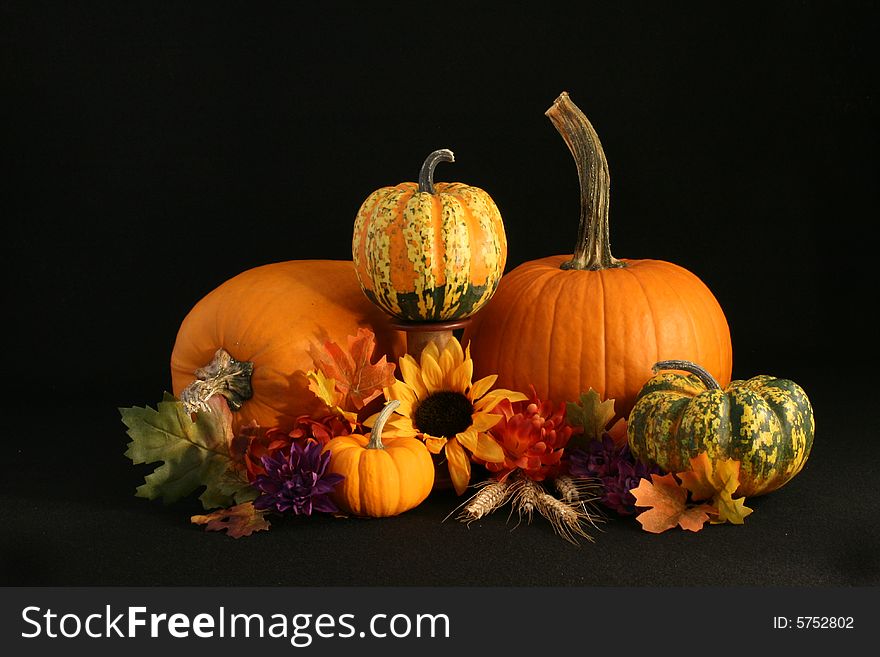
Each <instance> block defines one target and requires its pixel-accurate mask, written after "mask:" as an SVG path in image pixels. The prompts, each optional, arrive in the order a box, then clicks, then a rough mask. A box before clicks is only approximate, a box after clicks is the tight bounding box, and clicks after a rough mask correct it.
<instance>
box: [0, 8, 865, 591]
mask: <svg viewBox="0 0 880 657" xmlns="http://www.w3.org/2000/svg"><path fill="white" fill-rule="evenodd" d="M876 18H877V12H876V3H873V2H849V3H830V2H829V3H812V2H781V3H766V4H764V3H755V4H754V5H750V4H745V5H742V4H739V3H737V5H736V6H733V5H729V6H728V5H724V4H712V5H706V4H705V3H697V2H691V3H678V2H672V3H613V2H578V3H537V2H535V3H528V4H521V5H520V4H516V3H497V4H496V3H457V2H444V3H439V2H434V3H403V2H401V3H387V2H367V3H360V4H346V3H338V2H323V3H316V2H308V3H277V4H276V3H223V2H220V3H217V2H210V3H203V2H186V3H163V2H146V3H142V2H126V3H96V2H85V3H44V2H2V3H0V47H2V53H0V54H2V59H0V84H2V92H0V93H2V103H0V125H2V140H3V142H2V153H3V156H2V163H3V170H2V180H0V186H2V217H3V219H4V229H3V240H2V244H3V254H4V256H3V259H2V260H3V269H4V272H3V273H4V282H5V284H4V285H3V306H4V309H5V310H4V315H3V338H4V341H3V343H4V345H5V349H4V353H3V354H2V358H3V362H4V365H5V367H4V371H5V373H6V376H5V386H4V394H3V396H2V399H3V402H2V404H3V410H4V413H3V418H4V419H5V428H4V430H3V432H2V435H3V441H2V454H3V457H2V463H0V470H2V477H0V495H2V508H0V513H2V514H3V516H4V518H3V522H4V531H3V535H2V538H0V558H2V576H3V577H4V579H5V583H11V584H37V585H42V584H46V585H49V584H52V585H70V584H110V585H119V584H134V585H141V584H146V585H150V584H168V585H177V584H209V585H223V584H305V585H331V584H346V585H348V584H353V585H360V584H377V585H381V584H403V585H408V584H420V585H517V584H519V585H536V584H551V585H578V586H585V585H606V584H614V585H649V584H650V585H691V584H714V585H722V586H723V585H739V584H750V585H765V584H766V585H773V584H782V585H788V584H792V585H830V584H838V585H841V584H842V585H866V584H867V585H875V584H877V583H878V582H880V560H878V556H877V555H878V554H880V536H878V534H880V532H878V523H877V521H876V511H875V509H874V506H875V505H874V504H873V503H872V501H871V498H872V496H874V495H875V493H874V490H875V488H876V484H877V483H878V482H877V480H876V475H875V473H874V470H873V465H874V464H875V463H876V462H877V456H878V450H877V446H876V438H877V430H876V422H870V421H868V418H869V417H870V414H871V413H873V410H872V409H873V408H874V407H875V406H876V405H875V404H874V403H873V401H872V394H871V392H870V387H869V386H870V385H871V378H872V375H873V373H874V366H875V364H876V360H877V359H876V347H875V346H874V344H873V343H874V341H875V340H876V332H877V329H876V320H875V319H874V318H873V316H872V314H871V313H872V308H873V306H874V304H875V298H876V293H875V291H874V290H875V283H876V275H875V274H874V270H873V268H874V262H873V260H874V256H873V253H874V250H875V244H876V237H875V236H873V234H872V232H871V229H872V228H873V226H874V224H875V223H876V219H877V193H876V191H875V189H876V188H875V180H876V177H877V171H876V166H875V156H876V147H877V127H876V79H875V75H876V74H875V71H874V68H873V62H874V59H875V57H876V54H877V52H876V50H877V48H876V46H875V45H874V44H873V42H872V38H873V36H874V33H875V31H876V29H877V21H876ZM563 90H567V91H568V92H569V93H570V94H571V96H572V98H573V100H574V101H575V102H576V103H577V104H578V105H579V106H580V107H581V108H582V109H583V110H584V112H585V113H586V114H587V116H588V117H590V119H591V121H592V122H593V124H594V126H595V127H596V129H597V131H598V133H599V135H600V136H601V139H602V142H603V145H604V147H605V151H606V153H607V156H608V161H609V165H610V169H611V179H612V192H611V198H612V204H611V237H612V249H613V252H614V254H615V255H616V256H618V257H629V258H645V257H650V258H658V259H664V260H670V261H672V262H676V263H677V264H680V265H682V266H684V267H686V268H687V269H689V270H691V271H693V272H694V273H696V274H697V275H698V276H700V278H702V279H703V280H704V281H705V282H706V283H707V285H708V286H709V287H710V288H711V289H712V290H713V292H714V293H715V295H716V297H717V298H718V300H719V302H720V303H721V305H722V307H723V308H724V309H725V312H726V314H727V317H728V321H729V323H730V328H731V334H732V338H733V345H734V376H735V377H738V378H741V377H748V376H752V375H754V374H758V373H769V374H775V375H777V376H783V377H787V378H791V379H793V380H795V381H797V382H798V383H800V384H801V385H802V386H803V387H804V389H805V390H806V391H807V393H808V394H809V395H810V397H811V399H812V401H813V404H814V407H815V410H816V419H817V436H816V444H815V447H814V453H813V455H812V456H811V459H810V461H809V462H808V464H807V467H806V468H805V470H804V472H803V473H802V474H801V475H799V477H798V478H796V479H795V480H794V481H792V482H791V483H790V484H789V485H788V486H786V487H785V488H784V489H782V490H780V491H779V492H777V493H774V494H773V495H771V496H768V497H766V498H763V499H756V500H754V501H753V507H754V508H755V510H756V512H755V513H754V514H753V515H752V516H751V517H750V518H748V519H747V521H746V525H745V526H743V527H731V526H719V527H709V528H707V529H705V530H704V531H702V532H700V533H699V534H690V533H686V532H682V531H676V532H667V533H666V534H664V535H662V536H652V535H649V534H647V533H645V532H642V531H641V530H640V529H639V528H638V525H637V524H636V523H634V522H632V521H630V520H617V519H615V520H613V521H611V522H609V523H607V524H606V525H605V526H604V527H603V531H602V532H601V533H600V534H598V535H597V542H596V543H595V544H594V545H590V544H586V545H583V546H581V547H580V548H573V547H571V546H569V545H568V544H566V543H564V542H562V541H561V540H559V539H557V538H556V537H554V536H553V535H552V533H551V531H550V530H549V528H548V527H547V526H545V525H543V524H542V523H541V522H536V523H534V524H533V525H532V526H520V527H518V528H517V529H516V530H515V531H511V527H512V525H508V524H505V520H506V518H505V517H504V514H498V517H493V518H491V519H489V520H487V521H485V522H483V523H480V524H478V525H477V524H475V525H472V526H471V527H470V528H466V527H464V526H462V525H459V524H457V523H453V522H446V523H441V522H440V521H441V520H442V519H443V517H445V516H446V514H447V513H448V512H449V511H450V510H451V509H452V508H453V507H454V506H455V504H456V503H457V501H456V500H454V499H453V498H451V497H450V496H448V495H444V494H438V495H436V496H434V497H432V498H431V499H430V500H429V501H428V502H427V503H426V504H425V505H423V506H422V507H420V508H419V509H416V510H414V511H412V512H410V513H408V514H405V515H404V516H401V517H399V518H394V519H389V520H382V521H360V520H351V521H347V522H344V523H343V522H339V521H334V520H332V519H329V518H313V519H309V520H307V521H304V522H298V521H290V522H283V523H278V524H277V526H276V527H274V528H273V530H272V531H270V532H268V533H262V534H258V535H254V536H252V537H250V538H247V539H242V540H239V541H233V540H232V539H228V538H227V537H225V536H221V535H213V534H212V535H206V534H204V533H202V532H201V530H200V529H199V528H196V527H194V526H191V525H189V524H188V522H187V519H188V517H189V515H190V514H191V513H195V512H198V510H199V507H198V504H197V502H195V501H189V502H184V503H181V504H179V505H175V506H173V507H170V508H167V509H166V508H163V507H161V505H159V504H158V503H150V502H147V501H145V500H140V499H135V498H134V497H133V490H134V487H135V486H136V485H137V484H138V482H139V480H140V478H141V477H142V476H143V474H144V471H142V470H139V469H137V468H134V467H132V465H131V463H130V462H128V461H127V460H126V459H125V458H124V457H123V456H122V453H123V451H124V449H125V444H126V442H127V440H128V439H127V437H126V435H125V433H124V427H123V426H122V424H121V422H120V421H119V415H118V411H117V408H118V407H120V406H133V405H145V404H150V405H152V404H154V403H155V402H156V401H158V400H159V399H160V398H161V395H162V393H163V391H164V390H167V389H168V388H169V386H170V375H169V371H168V359H169V356H170V352H171V348H172V346H173V343H174V338H175V334H176V331H177V328H178V326H179V324H180V321H181V320H182V319H183V317H184V315H185V314H186V312H187V311H188V310H189V309H190V308H191V307H192V305H193V304H195V302H196V301H198V300H199V299H200V298H201V297H202V296H203V295H204V294H206V293H207V292H208V291H210V290H211V289H213V288H214V287H216V286H217V285H219V284H220V283H221V282H223V281H224V280H226V279H228V278H230V277H231V276H233V275H235V274H237V273H238V272H240V271H242V270H244V269H247V268H250V267H253V266H256V265H260V264H265V263H269V262H275V261H282V260H291V259H303V258H334V259H349V258H350V231H351V226H352V222H353V218H354V215H355V213H356V211H357V209H358V207H359V205H360V203H361V202H362V201H363V200H364V198H366V196H367V195H368V194H369V193H370V192H372V191H373V190H374V189H376V188H378V187H380V186H383V185H388V184H396V183H398V182H401V181H405V180H415V178H416V175H417V172H418V167H419V165H420V164H421V162H422V160H423V159H424V157H425V155H426V154H427V153H428V152H430V151H431V150H434V149H436V148H444V147H445V148H450V149H452V150H453V151H454V152H455V154H456V162H455V163H453V164H444V165H441V168H438V171H437V176H436V177H437V179H438V180H460V181H464V182H468V183H470V184H473V185H477V186H479V187H482V188H483V189H485V190H486V191H488V192H489V193H490V194H491V195H492V197H493V198H494V199H495V201H496V203H497V204H498V206H499V208H500V210H501V212H502V215H503V217H504V221H505V226H506V230H507V237H508V242H509V258H508V266H509V268H510V267H513V266H516V265H517V264H519V263H521V262H524V261H526V260H529V259H532V258H536V257H539V256H544V255H550V254H554V253H566V252H571V249H572V248H573V245H574V244H573V242H574V237H575V231H576V224H577V216H578V197H577V177H576V172H575V168H574V163H573V161H572V159H571V156H570V154H569V152H568V150H567V148H566V147H565V145H564V143H563V142H562V140H561V138H560V137H559V135H558V134H557V133H556V131H555V129H554V128H553V127H552V125H551V124H550V122H549V120H548V119H547V118H546V117H545V116H544V111H545V110H546V109H547V108H548V107H549V106H550V104H551V103H552V102H553V100H554V99H555V98H556V96H557V95H558V94H559V93H560V92H561V91H563Z"/></svg>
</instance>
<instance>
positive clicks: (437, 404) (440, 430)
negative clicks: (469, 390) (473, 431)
mask: <svg viewBox="0 0 880 657" xmlns="http://www.w3.org/2000/svg"><path fill="white" fill-rule="evenodd" d="M473 412H474V405H473V404H471V402H470V400H469V399H468V398H467V397H465V396H464V395H463V394H461V393H460V392H451V391H442V392H435V393H433V394H431V395H428V396H427V397H425V399H423V400H422V401H421V403H420V404H419V405H418V407H417V408H416V413H415V417H414V418H413V424H415V427H416V429H418V430H419V431H421V432H422V433H426V434H429V435H431V436H436V437H438V438H452V437H453V436H455V434H457V433H459V432H461V431H464V430H465V429H467V428H468V427H469V426H471V423H472V418H471V415H472V414H473Z"/></svg>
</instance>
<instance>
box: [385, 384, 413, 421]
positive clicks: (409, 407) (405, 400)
mask: <svg viewBox="0 0 880 657" xmlns="http://www.w3.org/2000/svg"><path fill="white" fill-rule="evenodd" d="M384 394H385V399H396V400H397V401H399V402H400V406H398V407H397V410H396V411H395V413H398V414H400V415H405V416H406V417H412V414H413V409H414V408H415V406H416V404H418V403H419V398H418V396H417V395H416V392H415V390H413V389H412V388H411V387H409V386H408V385H407V384H405V383H404V382H403V381H395V382H394V383H392V384H391V385H390V386H388V387H387V388H385V390H384Z"/></svg>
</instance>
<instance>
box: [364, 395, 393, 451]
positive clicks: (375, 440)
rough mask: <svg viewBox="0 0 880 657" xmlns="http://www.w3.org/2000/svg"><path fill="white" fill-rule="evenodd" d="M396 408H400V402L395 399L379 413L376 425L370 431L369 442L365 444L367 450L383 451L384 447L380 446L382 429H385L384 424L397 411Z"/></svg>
mask: <svg viewBox="0 0 880 657" xmlns="http://www.w3.org/2000/svg"><path fill="white" fill-rule="evenodd" d="M398 406H400V402H399V401H398V400H396V399H391V400H389V401H388V403H386V404H385V407H384V408H383V409H382V410H381V411H379V415H378V417H377V418H376V423H375V424H374V425H373V429H372V431H370V442H368V443H367V447H366V448H367V449H385V445H384V444H382V429H384V428H385V423H386V422H387V421H388V418H389V417H391V414H392V413H394V411H396V410H397V407H398Z"/></svg>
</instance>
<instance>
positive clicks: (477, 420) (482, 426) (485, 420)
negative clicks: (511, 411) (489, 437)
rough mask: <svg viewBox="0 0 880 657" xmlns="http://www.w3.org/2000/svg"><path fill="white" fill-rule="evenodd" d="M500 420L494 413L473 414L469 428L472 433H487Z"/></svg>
mask: <svg viewBox="0 0 880 657" xmlns="http://www.w3.org/2000/svg"><path fill="white" fill-rule="evenodd" d="M500 420H501V416H500V415H498V414H496V413H474V414H473V416H472V418H471V426H470V428H471V429H472V430H473V431H477V432H480V431H488V430H489V429H491V428H492V427H494V426H495V425H496V424H498V422H499V421H500Z"/></svg>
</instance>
